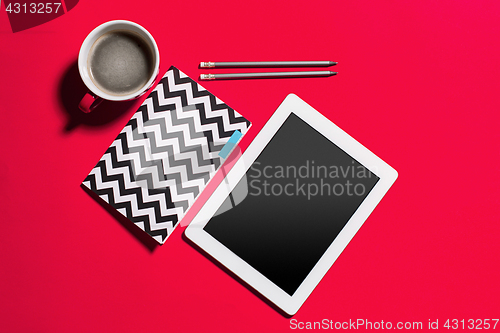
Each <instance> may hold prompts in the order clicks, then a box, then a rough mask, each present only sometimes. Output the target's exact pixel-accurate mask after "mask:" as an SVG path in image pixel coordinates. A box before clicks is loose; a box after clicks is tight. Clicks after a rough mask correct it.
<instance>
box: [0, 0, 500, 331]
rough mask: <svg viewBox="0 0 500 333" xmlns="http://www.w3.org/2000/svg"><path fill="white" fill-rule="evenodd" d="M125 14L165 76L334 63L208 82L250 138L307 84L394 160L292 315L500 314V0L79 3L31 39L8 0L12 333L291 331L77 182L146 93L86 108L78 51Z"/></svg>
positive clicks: (249, 296)
mask: <svg viewBox="0 0 500 333" xmlns="http://www.w3.org/2000/svg"><path fill="white" fill-rule="evenodd" d="M112 19H128V20H132V21H135V22H137V23H139V24H141V25H143V26H144V27H146V28H147V29H148V30H149V31H150V32H151V33H152V34H153V36H154V37H155V38H156V40H157V43H158V45H159V48H160V53H161V68H160V72H161V74H163V73H164V72H165V71H166V70H167V69H168V67H169V66H170V65H175V66H177V67H178V68H179V69H180V70H182V71H184V72H185V73H186V74H188V75H189V76H191V77H193V78H197V77H198V75H199V74H200V73H202V71H201V70H200V69H198V68H197V66H198V63H199V62H200V61H253V60H334V61H338V62H339V65H338V66H337V67H336V70H338V72H339V75H338V76H336V77H330V78H316V79H313V78H308V79H280V80H238V81H217V82H205V83H202V84H203V85H204V86H205V87H206V88H207V89H208V90H210V91H211V92H213V93H214V94H215V95H217V96H218V97H219V98H220V99H222V100H223V101H224V102H226V103H227V104H229V105H230V106H232V107H233V108H235V109H236V110H238V111H239V112H240V113H241V114H243V115H244V116H245V117H247V118H248V119H249V120H251V121H252V122H253V127H252V129H251V131H250V132H249V133H248V135H247V136H246V137H245V138H244V139H243V141H242V142H241V146H242V148H243V149H245V148H246V147H247V146H248V144H249V143H250V142H251V140H252V138H253V137H255V135H256V134H257V133H258V131H259V130H260V129H261V127H262V126H263V125H264V123H265V122H266V120H267V119H268V118H269V117H270V116H271V114H272V113H273V111H274V110H275V109H276V108H277V107H278V105H279V104H280V102H281V101H282V100H283V99H284V98H285V96H286V95H287V94H288V93H292V92H293V93H296V94H297V95H298V96H300V97H301V98H302V99H304V100H305V101H306V102H308V103H309V104H311V105H312V106H313V107H314V108H316V109H317V110H319V111H320V112H322V113H323V114H324V115H326V116H327V117H328V118H329V119H331V120H332V121H333V122H334V123H336V124H337V125H339V126H340V127H341V128H343V129H344V130H345V131H347V132H348V133H349V134H351V135H352V136H353V137H354V138H356V139H357V140H358V141H360V142H361V143H362V144H364V145H365V146H366V147H368V148H369V149H370V150H372V151H373V152H374V153H375V154H377V155H378V156H380V157H381V158H382V159H383V160H385V161H386V162H388V163H389V164H390V165H391V166H393V167H394V168H395V169H396V170H397V171H398V172H399V178H398V180H397V181H396V183H395V185H394V186H393V188H391V190H390V191H389V192H388V194H387V195H386V197H385V198H384V199H383V200H382V202H381V203H380V205H379V206H378V207H377V208H376V209H375V211H374V212H373V214H372V215H371V216H370V218H369V219H368V220H367V221H366V223H365V225H364V226H363V227H362V228H361V230H360V231H359V232H358V234H357V235H356V237H355V238H354V239H353V240H352V242H351V243H350V244H349V246H348V247H347V248H346V250H345V251H344V252H343V253H342V255H341V256H340V257H339V259H338V260H337V262H336V263H335V264H334V266H333V267H332V268H331V269H330V271H329V272H328V274H327V275H326V276H325V277H324V279H323V280H322V282H321V283H320V284H319V285H318V287H317V288H316V289H315V291H314V292H313V293H312V295H311V296H310V297H309V299H308V300H307V301H306V302H305V304H304V305H303V307H302V308H301V309H300V310H299V312H298V313H297V314H296V315H295V316H294V317H293V319H296V320H297V321H320V320H322V319H324V318H326V319H329V320H333V321H348V320H349V319H351V320H356V319H358V318H363V319H367V320H370V321H381V320H384V322H386V321H392V322H393V323H394V324H395V323H396V322H398V321H403V322H404V321H422V322H423V323H424V327H427V323H428V320H429V319H431V320H433V321H434V320H436V319H439V324H440V325H442V324H443V323H444V321H445V320H446V319H448V318H450V319H452V318H457V319H459V320H460V319H466V320H467V319H469V318H473V319H478V318H479V319H485V318H499V317H500V305H499V299H500V287H499V281H500V273H499V272H500V269H499V254H500V245H499V242H498V240H499V235H500V225H499V222H500V221H499V216H500V214H499V213H500V210H499V207H500V201H499V199H498V196H499V183H500V182H499V171H500V168H499V165H500V151H499V147H500V146H499V144H500V134H499V131H498V124H499V120H500V118H499V109H500V100H499V97H498V96H499V88H500V84H499V82H500V81H499V77H500V62H499V54H500V43H499V41H500V2H498V1H486V0H475V1H464V0H460V1H457V0H454V1H440V2H437V1H431V0H423V1H412V2H410V1H331V0H328V1H289V2H282V1H280V2H278V1H276V2H273V1H226V0H223V1H212V2H207V1H148V2H146V1H143V2H131V1H128V2H127V1H117V0H110V1H98V0H81V1H80V2H79V3H78V5H77V6H76V7H75V8H74V9H73V10H71V11H70V12H68V13H66V14H65V15H63V16H61V17H59V18H57V19H55V20H53V21H50V22H48V23H46V24H43V25H40V26H38V27H34V28H32V29H29V30H26V31H22V32H18V33H12V31H11V28H10V26H9V22H8V20H7V15H6V12H5V9H4V6H3V4H2V10H1V12H0V50H1V52H0V114H1V119H2V128H1V130H0V139H1V148H0V149H1V150H0V151H1V155H0V182H1V187H0V188H1V189H0V202H1V203H0V205H1V207H2V209H1V212H2V214H1V225H2V227H1V232H0V307H1V309H0V331H2V332H92V331H93V332H119V331H120V332H121V331H123V332H139V331H143V332H146V331H155V332H158V331H159V332H210V331H218V332H259V331H260V332H282V331H283V332H286V331H290V330H291V329H290V318H287V317H285V316H283V315H282V314H281V313H279V312H278V311H276V310H275V309H274V308H272V307H271V306H269V305H268V304H267V303H266V302H264V301H263V300H262V299H260V298H259V297H258V296H256V295H255V294H254V293H253V292H251V291H250V290H249V289H247V288H246V287H244V286H243V285H242V284H241V283H240V282H238V281H236V280H235V279H234V278H233V277H232V276H230V275H228V274H227V273H226V272H225V271H223V270H222V269H220V268H219V267H218V266H217V265H216V264H214V263H213V262H212V261H210V260H209V259H207V258H206V257H205V256H204V255H202V254H201V253H200V252H198V251H197V250H196V249H195V248H193V247H192V246H190V245H189V244H188V243H187V242H186V241H185V240H184V239H183V238H182V232H183V231H184V229H183V228H178V229H176V231H175V233H174V234H173V235H172V236H171V237H170V238H169V239H168V241H167V242H166V243H165V244H164V245H163V246H161V247H156V248H154V249H153V250H151V248H150V247H149V245H148V244H147V242H143V241H141V240H140V239H138V237H137V235H136V234H134V233H133V232H131V231H130V229H129V228H128V227H127V224H126V223H125V224H124V223H122V222H120V221H118V220H117V219H116V218H115V217H114V216H113V215H112V214H110V213H109V212H108V211H107V210H106V209H105V208H103V207H102V206H101V205H100V204H99V203H97V202H96V201H95V200H94V199H93V198H92V197H90V196H89V195H88V194H87V193H86V192H85V191H84V190H83V189H82V188H80V183H81V181H82V180H83V179H84V178H85V176H86V175H87V173H88V172H89V171H90V170H91V168H92V167H93V166H94V165H95V163H96V162H97V161H98V160H99V158H100V157H101V155H102V154H103V153H104V151H105V150H106V148H107V147H108V146H109V144H110V143H111V142H112V140H113V139H114V138H115V136H116V135H117V134H118V132H119V131H120V130H121V129H122V127H123V126H124V125H125V123H126V122H127V120H128V119H129V117H130V116H131V115H132V114H133V112H134V111H135V109H136V108H137V107H138V105H139V104H140V103H141V100H138V101H135V102H132V103H118V104H112V103H105V104H103V105H102V106H101V107H100V108H99V110H96V111H95V113H94V114H90V115H84V114H81V113H80V112H79V111H78V110H77V104H78V101H79V99H80V98H81V97H82V96H83V94H84V93H85V88H84V86H83V84H82V82H81V80H80V79H79V76H78V71H77V68H76V60H77V55H78V51H79V47H80V44H81V43H82V41H83V39H84V38H85V36H86V35H87V34H88V33H89V32H90V31H91V30H92V29H93V28H94V27H96V26H97V25H99V24H101V23H103V22H105V21H108V20H112ZM225 71H229V70H220V72H225ZM203 73H206V71H205V72H203ZM441 329H443V328H441ZM497 330H500V325H498V326H497Z"/></svg>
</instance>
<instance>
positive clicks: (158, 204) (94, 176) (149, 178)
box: [83, 66, 251, 244]
mask: <svg viewBox="0 0 500 333" xmlns="http://www.w3.org/2000/svg"><path fill="white" fill-rule="evenodd" d="M250 125H251V123H250V122H249V121H248V120H247V119H245V118H243V117H242V116H241V115H240V114H238V113H237V112H236V111H234V110H233V109H232V108H230V107H229V106H227V105H226V104H224V103H223V102H222V101H221V100H219V99H218V98H217V97H215V96H214V95H213V94H211V93H210V92H208V91H207V90H206V89H205V88H203V87H202V86H200V85H199V84H198V83H196V82H195V81H194V80H192V79H191V78H189V77H188V76H187V75H185V74H184V73H182V72H181V71H180V70H178V69H177V68H175V67H173V66H172V67H170V69H169V70H168V71H167V72H166V74H165V75H164V77H163V78H162V79H161V81H160V83H159V84H158V86H156V88H155V89H154V90H153V91H152V92H151V93H150V95H149V96H148V97H147V98H146V100H145V101H144V103H143V104H142V105H141V107H140V108H139V109H138V110H137V112H136V113H135V114H134V115H133V116H132V118H131V119H130V120H129V122H128V123H127V125H126V126H125V127H124V128H123V130H122V131H121V132H120V134H119V135H118V136H117V137H116V139H115V140H114V141H113V143H112V144H111V146H109V148H108V150H106V153H104V155H103V156H102V157H101V159H100V160H99V162H98V163H97V165H96V166H95V167H94V168H93V169H92V171H91V172H90V173H89V175H88V176H87V177H86V178H85V180H84V181H83V185H84V186H86V187H88V188H89V189H90V190H92V191H93V192H95V193H96V194H97V195H98V196H99V197H100V198H102V199H103V200H104V201H106V202H107V203H109V204H110V205H111V206H112V207H114V208H115V209H116V210H117V211H119V212H120V213H121V214H123V215H124V216H126V217H127V218H128V219H129V220H130V221H132V222H133V223H134V224H135V225H136V226H138V227H139V228H141V229H142V230H144V231H145V232H147V233H148V234H149V235H150V236H151V237H153V238H154V239H155V240H156V241H158V242H159V243H160V244H163V243H164V242H165V240H166V239H167V237H168V236H169V235H170V234H171V233H172V231H173V230H174V228H175V227H176V226H177V224H178V223H179V222H180V221H181V219H182V218H183V216H184V215H185V214H186V212H187V210H188V209H189V208H190V207H191V206H192V204H193V203H194V202H195V200H196V198H197V197H198V195H199V194H200V193H201V192H202V191H203V189H204V188H205V186H206V185H207V184H208V182H209V181H210V179H212V177H213V176H214V174H215V173H216V171H217V170H218V169H219V167H220V166H221V164H222V163H223V162H224V160H225V158H226V157H227V156H228V155H229V153H230V151H231V150H232V148H234V146H235V144H236V143H237V142H238V141H239V139H240V138H241V137H242V136H243V135H244V134H245V133H246V132H247V130H248V129H249V128H250Z"/></svg>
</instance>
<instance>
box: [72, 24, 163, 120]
mask: <svg viewBox="0 0 500 333" xmlns="http://www.w3.org/2000/svg"><path fill="white" fill-rule="evenodd" d="M159 58H160V57H159V52H158V47H157V45H156V42H155V40H154V39H153V37H152V36H151V34H150V33H149V32H148V31H147V30H146V29H144V28H143V27H141V26H140V25H138V24H136V23H133V22H130V21H110V22H107V23H104V24H102V25H100V26H99V27H97V28H95V29H94V30H93V31H92V32H91V33H90V34H89V35H88V36H87V38H86V39H85V41H84V42H83V44H82V47H81V49H80V54H79V56H78V69H79V72H80V76H81V77H82V80H83V82H84V83H85V85H86V86H87V88H88V89H89V90H90V93H88V94H87V95H90V96H91V97H88V96H87V95H86V96H85V97H84V99H83V100H82V103H81V104H85V103H83V102H84V101H85V100H87V102H88V101H90V102H92V103H91V104H89V105H88V106H87V107H85V106H86V105H84V107H83V108H82V106H81V107H80V108H81V109H82V110H83V111H86V112H88V111H90V110H92V109H93V108H94V107H95V106H96V105H97V104H98V103H97V102H99V101H100V100H102V99H106V100H111V101H125V100H131V99H134V98H137V97H139V96H141V95H142V94H144V93H145V92H146V91H147V90H148V89H149V88H150V87H151V86H152V84H153V83H154V81H155V79H156V77H157V75H158V71H159V62H160V59H159ZM87 104H88V103H87ZM94 104H95V105H94ZM91 105H92V106H91ZM85 109H88V110H85Z"/></svg>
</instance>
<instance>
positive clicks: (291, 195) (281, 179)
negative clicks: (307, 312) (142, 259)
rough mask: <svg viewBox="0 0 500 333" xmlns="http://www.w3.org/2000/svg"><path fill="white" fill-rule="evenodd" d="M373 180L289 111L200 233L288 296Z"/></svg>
mask: <svg viewBox="0 0 500 333" xmlns="http://www.w3.org/2000/svg"><path fill="white" fill-rule="evenodd" d="M378 180H379V178H378V177H377V176H376V175H375V174H373V173H372V172H370V171H369V170H368V169H366V168H365V167H364V166H362V165H361V164H360V163H358V162H357V161H356V160H354V159H353V158H352V157H351V156H349V155H348V154H347V153H346V152H344V151H343V150H342V149H340V148H339V147H338V146H336V145H335V144H333V143H332V142H331V141H330V140H328V139H326V138H325V137H324V136H323V135H321V134H320V133H319V132H317V131H316V130H315V129H314V128H312V127H311V126H310V125H308V124H307V123H305V122H304V121H303V120H301V119H300V118H299V117H298V116H296V115H295V114H293V113H291V114H290V116H289V117H288V118H287V120H286V121H285V122H284V124H283V126H282V127H281V128H280V129H279V130H278V131H277V132H276V134H275V135H274V137H273V138H272V140H271V141H270V143H269V144H268V145H267V146H266V148H265V149H264V150H263V151H262V152H261V154H260V155H259V157H258V158H257V160H256V161H255V162H254V163H253V165H252V166H251V167H250V168H249V169H248V171H247V173H246V177H243V178H242V179H241V181H240V184H239V185H238V186H237V188H242V186H240V185H243V188H245V186H244V185H245V184H241V182H246V183H247V189H248V194H247V195H246V197H245V199H244V200H243V201H242V202H241V203H239V204H238V205H236V206H235V207H234V208H232V209H230V210H228V211H226V212H224V213H222V214H220V215H217V216H214V217H213V218H212V219H211V220H210V221H209V222H208V223H207V225H206V226H205V227H204V230H205V231H206V232H208V233H209V234H210V235H212V236H213V237H214V238H216V239H217V240H218V241H219V242H221V243H222V244H224V245H225V246H226V247H227V248H229V249H230V250H231V251H232V252H234V253H235V254H236V255H237V256H239V257H240V258H242V259H243V260H244V261H246V262H247V263H248V264H250V265H251V266H252V267H254V268H255V269H256V270H257V271H259V272H260V273H261V274H263V275H264V276H266V277H267V278H268V279H269V280H271V281H272V282H274V283H275V284H276V285H277V286H279V287H280V288H281V289H283V290H284V291H285V292H286V293H288V294H289V295H293V293H294V292H295V291H296V290H297V288H298V287H299V285H300V284H301V283H302V281H304V279H305V278H306V276H307V275H308V274H309V272H310V271H311V269H312V268H313V267H314V265H315V264H316V263H317V262H318V260H319V259H320V258H321V256H322V255H323V253H324V252H325V251H326V249H327V248H328V246H330V244H331V243H332V242H333V241H334V240H335V238H336V237H337V235H338V234H339V232H340V231H341V230H342V228H343V227H344V226H345V225H346V223H347V221H348V220H349V218H350V217H351V216H352V215H353V214H354V212H355V211H356V209H357V208H358V207H359V205H360V204H361V202H362V201H363V200H364V199H365V198H366V196H367V195H368V193H369V192H370V191H371V190H372V188H373V187H374V186H375V184H376V183H377V181H378Z"/></svg>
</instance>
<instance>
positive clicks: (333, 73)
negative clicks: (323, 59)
mask: <svg viewBox="0 0 500 333" xmlns="http://www.w3.org/2000/svg"><path fill="white" fill-rule="evenodd" d="M330 73H331V75H337V74H338V72H330Z"/></svg>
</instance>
